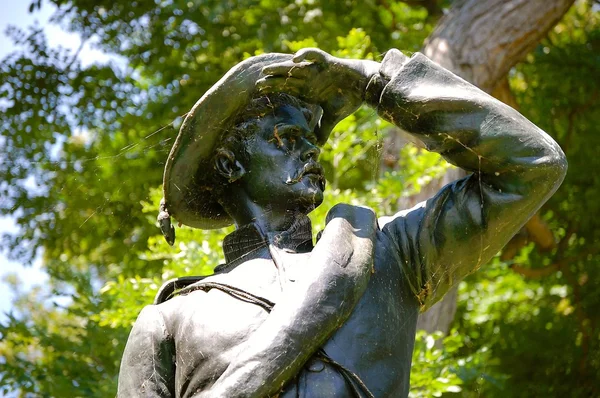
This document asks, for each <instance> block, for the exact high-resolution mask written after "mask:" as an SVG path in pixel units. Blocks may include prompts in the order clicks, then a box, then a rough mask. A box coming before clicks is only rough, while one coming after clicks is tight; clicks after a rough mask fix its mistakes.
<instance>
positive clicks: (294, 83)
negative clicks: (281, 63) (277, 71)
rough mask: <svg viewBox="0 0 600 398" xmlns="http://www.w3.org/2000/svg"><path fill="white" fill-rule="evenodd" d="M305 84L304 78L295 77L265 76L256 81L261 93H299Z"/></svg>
mask: <svg viewBox="0 0 600 398" xmlns="http://www.w3.org/2000/svg"><path fill="white" fill-rule="evenodd" d="M304 86H305V82H304V80H303V79H298V78H295V77H287V76H286V77H282V76H265V77H263V78H261V79H259V80H258V81H257V82H256V87H257V88H258V90H259V91H260V92H261V93H264V94H267V93H274V92H286V93H288V94H294V95H299V94H301V93H302V90H303V88H304Z"/></svg>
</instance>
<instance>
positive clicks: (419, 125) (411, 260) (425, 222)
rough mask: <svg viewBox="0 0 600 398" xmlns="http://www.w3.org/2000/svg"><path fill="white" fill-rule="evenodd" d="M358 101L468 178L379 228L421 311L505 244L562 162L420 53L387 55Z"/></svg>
mask: <svg viewBox="0 0 600 398" xmlns="http://www.w3.org/2000/svg"><path fill="white" fill-rule="evenodd" d="M366 97H367V101H368V102H369V103H370V104H371V105H372V106H374V107H376V109H377V110H378V114H379V115H380V116H381V117H383V118H384V119H386V120H388V121H390V122H392V123H394V124H395V125H396V126H398V127H399V128H401V129H403V130H404V131H406V132H407V133H409V134H410V135H412V136H413V137H414V138H415V139H417V140H420V141H421V142H422V143H423V144H424V146H425V147H426V148H427V149H428V150H429V151H433V152H437V153H439V154H441V155H442V156H443V157H444V158H445V159H446V160H447V161H448V162H450V163H452V164H454V165H456V166H458V167H461V168H463V169H464V170H466V171H467V172H470V173H471V174H470V175H469V176H467V177H466V178H463V179H461V180H458V181H455V182H453V183H451V184H449V185H447V186H445V187H444V188H442V189H441V190H440V192H439V193H438V194H437V195H435V196H434V197H433V198H431V199H429V200H427V201H425V202H423V203H421V204H419V205H417V206H416V207H415V208H413V209H410V210H405V211H401V212H399V213H397V214H395V215H393V216H390V217H383V218H381V219H380V227H381V228H382V230H383V232H384V233H386V234H387V235H388V236H389V237H390V238H391V239H392V241H393V242H394V244H395V246H396V249H397V250H398V253H399V257H400V259H401V264H400V265H401V267H402V269H403V274H404V275H405V277H406V280H407V282H408V284H409V286H410V288H411V290H412V292H413V293H414V294H415V296H416V297H417V298H418V300H419V302H420V304H421V310H425V309H427V308H429V307H430V306H431V305H433V304H434V303H435V302H437V301H438V300H440V299H441V298H442V297H443V295H444V294H445V293H446V292H447V291H448V290H449V289H450V288H451V287H452V286H453V285H454V284H456V283H458V282H459V281H460V280H461V279H462V278H463V277H465V276H466V275H468V274H469V273H471V272H473V271H475V270H477V269H479V267H480V266H481V265H483V264H485V263H486V262H487V261H488V260H489V259H490V258H491V257H492V256H493V255H494V254H495V253H497V252H498V251H499V250H500V249H501V248H502V247H503V246H504V245H505V244H506V243H507V242H508V241H509V239H510V238H511V237H512V236H513V235H514V234H515V233H516V232H517V231H518V230H519V229H520V228H521V227H522V226H523V224H524V223H525V222H526V221H527V220H528V219H529V218H530V217H531V216H532V215H533V214H534V213H535V212H536V211H537V210H538V209H539V208H540V207H541V206H542V204H544V202H546V200H547V199H548V198H549V197H550V196H551V195H552V194H553V193H554V191H555V190H556V189H557V188H558V186H559V185H560V183H561V182H562V180H563V179H564V176H565V173H566V169H567V162H566V159H565V156H564V154H563V152H562V150H561V149H560V147H559V146H558V144H557V143H556V142H555V141H554V140H553V139H552V138H550V137H549V136H548V135H547V134H546V133H544V132H543V131H542V130H540V129H539V128H538V127H536V126H535V125H534V124H532V123H531V122H530V121H528V120H527V119H526V118H524V117H523V116H522V115H520V114H519V113H518V112H517V111H515V110H514V109H512V108H510V107H509V106H507V105H505V104H503V103H502V102H500V101H498V100H496V99H494V98H493V97H491V96H490V95H488V94H486V93H484V92H483V91H481V90H479V89H478V88H476V87H475V86H473V85H471V84H470V83H468V82H466V81H465V80H463V79H461V78H459V77H458V76H456V75H454V74H452V73H451V72H450V71H448V70H446V69H444V68H442V67H441V66H439V65H437V64H435V63H434V62H432V61H430V60H429V59H428V58H427V57H425V56H424V55H422V54H419V53H417V54H415V55H414V56H413V57H411V58H410V59H409V58H408V57H406V56H404V55H402V53H400V52H399V51H398V50H392V51H390V52H389V53H388V54H387V55H386V57H385V59H384V61H383V63H382V67H381V70H380V74H379V75H377V76H374V77H373V78H372V79H371V81H370V83H369V86H368V87H367V95H366Z"/></svg>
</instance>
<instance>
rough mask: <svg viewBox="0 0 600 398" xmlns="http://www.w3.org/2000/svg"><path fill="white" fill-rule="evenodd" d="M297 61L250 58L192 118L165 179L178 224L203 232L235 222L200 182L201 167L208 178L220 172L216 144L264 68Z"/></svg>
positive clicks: (171, 210) (170, 210)
mask: <svg viewBox="0 0 600 398" xmlns="http://www.w3.org/2000/svg"><path fill="white" fill-rule="evenodd" d="M291 59H292V55H291V54H279V53H270V54H262V55H258V56H255V57H251V58H248V59H246V60H245V61H243V62H241V63H239V64H237V65H236V66H235V67H233V68H232V69H231V70H229V72H227V74H225V75H224V76H223V77H222V78H221V79H220V80H219V81H218V82H217V83H216V84H215V85H214V86H212V88H210V89H209V90H208V91H207V92H206V93H205V94H204V95H203V96H202V98H200V99H199V100H198V102H196V104H195V105H194V106H193V108H192V109H191V110H190V112H189V113H188V114H187V116H186V117H185V120H184V121H183V124H182V126H181V129H180V130H179V134H178V135H177V138H176V140H175V143H174V144H173V147H172V149H171V152H170V154H169V157H168V159H167V163H166V165H165V171H164V177H163V193H164V200H165V208H166V210H167V211H168V213H169V214H170V215H171V216H172V217H174V218H175V219H176V220H177V221H178V222H180V223H181V224H184V225H187V226H190V227H194V228H201V229H216V228H223V227H227V226H229V225H231V224H232V223H233V220H232V219H231V218H230V217H229V215H228V214H227V212H226V211H225V210H224V209H223V207H222V206H221V205H220V204H219V203H218V201H217V198H216V197H215V195H214V194H212V192H211V190H210V187H207V186H202V184H199V182H198V176H201V175H202V173H203V172H202V171H201V168H206V175H207V176H208V175H210V174H211V173H212V172H213V171H214V170H213V169H212V165H211V164H210V160H211V158H212V156H213V152H214V150H215V146H216V145H217V144H218V142H219V140H220V138H221V136H222V135H223V134H224V133H225V132H227V131H228V129H229V128H230V127H231V125H232V123H233V122H234V121H235V118H236V116H237V115H238V114H239V112H240V111H242V110H243V109H244V108H245V107H246V106H247V104H248V103H249V102H250V100H251V99H252V98H253V97H254V96H255V95H256V94H257V90H256V81H257V80H258V79H260V78H261V77H263V76H264V75H263V73H262V69H263V68H264V67H265V66H267V65H270V64H274V63H279V62H284V61H289V60H291Z"/></svg>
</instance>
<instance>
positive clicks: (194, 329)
mask: <svg viewBox="0 0 600 398" xmlns="http://www.w3.org/2000/svg"><path fill="white" fill-rule="evenodd" d="M364 102H366V103H367V104H368V105H370V106H372V107H374V108H375V109H376V110H377V112H378V114H379V115H380V116H381V117H382V118H384V119H386V120H388V121H390V122H392V123H394V124H395V125H396V126H398V127H400V128H402V129H403V130H405V131H406V132H408V133H409V134H411V135H413V136H414V137H415V138H416V139H418V140H420V141H422V142H423V143H424V145H425V147H426V148H427V149H428V150H430V151H435V152H438V153H440V154H441V155H442V156H443V157H444V158H445V159H446V160H448V161H449V162H451V163H453V164H455V165H457V166H459V167H461V168H463V169H465V170H467V171H468V172H471V174H470V175H469V176H468V177H465V178H463V179H461V180H459V181H456V182H454V183H452V184H449V185H447V186H445V187H444V188H442V189H441V190H440V192H439V193H438V194H437V195H435V196H434V197H433V198H431V199H429V200H427V201H426V202H424V203H422V204H420V205H418V206H416V207H415V208H413V209H410V210H405V211H401V212H399V213H397V214H395V215H391V216H387V217H379V218H377V217H376V216H375V214H374V213H373V211H371V210H369V209H367V208H362V207H354V206H350V205H337V206H335V207H334V208H333V209H331V210H330V212H329V214H328V216H327V226H326V227H325V230H324V231H323V233H322V235H321V236H320V238H319V239H318V241H317V243H316V244H315V245H314V246H313V239H312V235H311V226H310V221H309V220H308V218H307V216H306V215H307V214H308V213H309V212H310V211H311V210H312V209H314V208H315V207H316V206H318V205H319V204H320V203H321V201H322V199H323V191H324V189H325V179H324V176H323V170H322V168H321V166H320V165H319V163H318V156H319V151H320V149H319V147H320V146H321V145H323V144H324V143H325V142H326V140H327V138H328V135H329V133H330V131H331V129H332V128H333V127H334V126H335V125H336V123H337V122H339V121H340V120H342V119H343V118H344V117H346V116H348V115H349V114H351V113H353V112H354V111H355V110H356V109H357V108H358V107H359V106H360V105H361V104H362V103H364ZM566 168H567V164H566V160H565V156H564V154H563V152H562V151H561V149H560V148H559V146H558V145H557V144H556V142H554V141H553V140H552V139H551V138H550V137H549V136H548V135H546V134H545V133H544V132H543V131H541V130H540V129H539V128H537V127H536V126H535V125H533V124H532V123H531V122H529V121H528V120H527V119H525V118H524V117H523V116H521V115H520V114H519V113H518V112H516V111H515V110H514V109H512V108H510V107H508V106H507V105H505V104H503V103H501V102H499V101H497V100H495V99H494V98H492V97H491V96H489V95H487V94H486V93H484V92H482V91H480V90H479V89H477V88H476V87H474V86H472V85H471V84H469V83H467V82H466V81H464V80H462V79H460V78H459V77H457V76H455V75H454V74H452V73H451V72H449V71H447V70H445V69H444V68H442V67H440V66H439V65H437V64H435V63H433V62H432V61H430V60H429V59H427V58H426V57H425V56H423V55H422V54H415V55H414V56H412V57H411V58H408V57H406V56H404V55H403V54H402V53H401V52H399V51H397V50H390V51H389V52H388V53H387V54H386V56H385V58H384V60H383V61H382V62H381V63H377V62H373V61H362V60H348V59H340V58H336V57H333V56H331V55H329V54H327V53H325V52H323V51H321V50H319V49H304V50H301V51H300V52H298V53H297V54H295V55H293V56H292V55H286V54H264V55H259V56H256V57H253V58H250V59H248V60H246V61H244V62H242V63H240V64H238V65H237V66H235V67H234V68H233V69H232V70H230V71H229V72H228V73H227V74H226V75H225V76H224V77H223V78H222V79H221V80H220V81H219V82H218V83H216V84H215V85H214V86H213V88H211V89H210V90H209V91H208V92H207V93H206V94H205V95H204V96H203V97H202V98H201V99H200V100H199V101H198V102H197V103H196V105H194V107H193V108H192V110H191V112H190V113H189V114H188V116H187V117H186V119H185V121H184V123H183V125H182V127H181V130H180V132H179V135H178V136H177V140H176V142H175V144H174V146H173V149H172V151H171V154H170V155H169V158H168V160H167V164H166V167H165V174H164V198H165V199H164V202H163V203H162V205H161V206H162V207H161V209H162V211H161V214H160V215H159V223H160V224H161V228H162V230H163V233H164V234H165V236H166V238H167V240H168V241H169V242H170V243H171V244H172V243H173V241H174V239H175V237H174V229H173V227H172V226H171V224H170V217H174V218H175V219H176V220H177V221H178V222H180V223H182V224H185V225H188V226H191V227H196V228H205V229H210V228H220V227H223V226H227V225H230V224H232V223H235V225H236V227H237V229H236V230H235V231H234V232H233V233H231V234H230V235H228V236H227V238H226V239H225V241H224V242H223V246H224V251H225V258H226V264H223V265H219V266H218V267H217V268H216V269H215V274H214V275H212V276H209V277H206V278H180V279H178V280H176V281H174V282H172V283H169V284H167V285H166V286H165V287H163V288H162V289H161V291H160V292H159V294H158V296H157V302H156V303H155V305H149V306H147V307H146V308H145V309H144V310H143V311H142V312H141V313H140V315H139V317H138V319H137V321H136V323H135V325H134V327H133V330H132V331H131V335H130V337H129V340H128V342H127V347H126V349H125V353H124V356H123V360H122V363H121V371H120V375H119V393H118V395H119V396H120V397H133V396H145V397H146V396H148V397H150V396H151V397H267V396H279V397H297V396H301V397H349V396H355V397H372V396H375V397H406V396H407V395H408V391H409V374H410V366H411V354H412V350H413V344H414V339H415V328H416V322H417V315H418V314H419V312H420V311H423V310H425V309H427V308H429V307H430V306H431V305H432V304H434V303H435V302H436V301H438V300H440V299H441V298H442V296H443V295H444V294H445V292H446V291H447V290H448V289H449V288H450V287H451V286H453V285H454V284H456V283H458V282H459V281H460V280H461V279H462V278H463V277H464V276H466V275H468V274H470V273H472V272H474V271H476V270H477V269H479V267H480V266H482V265H483V264H485V263H486V262H487V261H488V260H489V259H490V258H491V257H492V256H493V255H494V254H495V253H496V252H498V250H500V249H501V248H502V247H503V246H504V245H505V244H506V243H507V242H508V240H509V239H510V238H511V237H512V236H513V235H514V234H515V233H516V232H517V231H518V230H519V229H520V228H521V226H522V225H523V224H524V223H525V222H526V221H527V220H528V219H529V218H530V217H531V216H532V215H533V214H534V212H536V211H537V210H538V209H539V208H540V206H541V205H542V204H543V203H544V202H545V201H546V200H547V199H548V198H549V197H550V196H551V195H552V193H553V192H554V191H555V190H556V189H557V188H558V186H559V185H560V183H561V182H562V180H563V178H564V175H565V172H566ZM399 194H400V193H399Z"/></svg>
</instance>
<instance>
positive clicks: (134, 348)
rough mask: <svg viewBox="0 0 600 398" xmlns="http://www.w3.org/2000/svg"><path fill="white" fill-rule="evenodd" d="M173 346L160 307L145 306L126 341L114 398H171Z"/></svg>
mask: <svg viewBox="0 0 600 398" xmlns="http://www.w3.org/2000/svg"><path fill="white" fill-rule="evenodd" d="M174 357H175V347H174V344H173V340H172V338H171V336H170V335H169V334H168V333H167V328H166V326H165V323H164V319H163V316H162V314H161V313H160V310H159V309H158V307H157V306H155V305H149V306H147V307H145V308H144V309H143V310H142V312H140V315H139V316H138V319H137V320H136V321H135V324H134V325H133V329H132V330H131V333H130V335H129V339H128V340H127V345H126V346H125V352H124V353H123V359H122V360H121V369H120V371H119V387H118V392H117V397H119V398H125V397H127V398H131V397H148V398H150V397H156V398H159V397H160V398H167V397H173V396H174V395H175V394H174V389H175V364H174Z"/></svg>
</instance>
